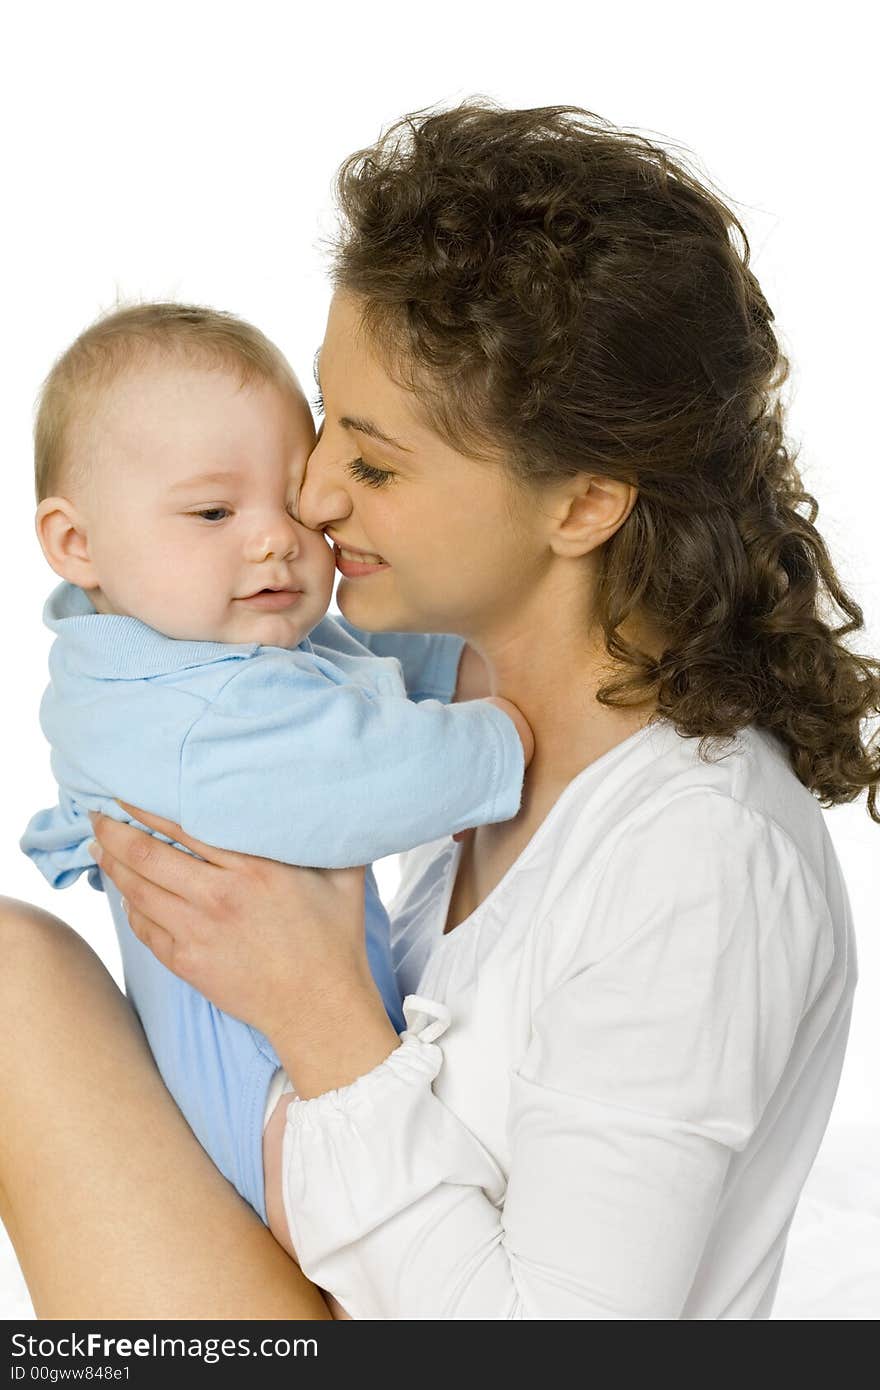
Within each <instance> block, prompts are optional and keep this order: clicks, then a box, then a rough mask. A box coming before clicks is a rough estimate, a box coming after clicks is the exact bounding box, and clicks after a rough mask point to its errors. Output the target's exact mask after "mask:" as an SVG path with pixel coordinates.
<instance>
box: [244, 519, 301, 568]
mask: <svg viewBox="0 0 880 1390" xmlns="http://www.w3.org/2000/svg"><path fill="white" fill-rule="evenodd" d="M296 532H297V527H296V522H295V521H294V520H293V518H292V517H291V518H288V521H287V524H286V525H278V526H273V527H264V528H263V530H262V531H260V532H257V534H256V535H255V536H254V537H253V538H252V540H251V544H250V554H249V555H248V559H251V560H255V561H256V562H257V563H258V564H259V563H261V562H262V561H263V560H294V559H296V557H297V555H298V554H299V540H298V538H297V534H296Z"/></svg>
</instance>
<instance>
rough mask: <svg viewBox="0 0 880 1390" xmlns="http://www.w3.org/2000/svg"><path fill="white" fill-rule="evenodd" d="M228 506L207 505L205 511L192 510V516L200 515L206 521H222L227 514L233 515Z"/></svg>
mask: <svg viewBox="0 0 880 1390" xmlns="http://www.w3.org/2000/svg"><path fill="white" fill-rule="evenodd" d="M231 515H232V513H231V512H230V510H229V508H228V507H206V508H205V510H204V511H203V512H190V516H200V517H202V518H203V520H205V521H222V520H223V518H224V517H225V516H231Z"/></svg>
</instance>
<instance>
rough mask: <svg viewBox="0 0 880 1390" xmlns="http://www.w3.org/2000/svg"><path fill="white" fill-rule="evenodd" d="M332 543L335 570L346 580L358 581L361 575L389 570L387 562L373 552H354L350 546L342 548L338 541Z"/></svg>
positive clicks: (331, 538)
mask: <svg viewBox="0 0 880 1390" xmlns="http://www.w3.org/2000/svg"><path fill="white" fill-rule="evenodd" d="M330 540H332V541H333V557H334V559H335V561H336V568H337V569H338V570H339V573H340V574H341V575H343V577H344V578H346V579H359V578H361V576H362V575H366V574H376V573H377V572H378V571H379V570H387V569H390V568H391V566H390V565H389V564H388V561H387V560H383V559H382V556H381V555H377V554H376V552H375V551H369V550H356V549H355V548H354V547H352V546H342V545H340V544H339V542H338V541H336V540H334V539H333V537H332V536H330Z"/></svg>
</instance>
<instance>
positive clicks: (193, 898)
mask: <svg viewBox="0 0 880 1390" xmlns="http://www.w3.org/2000/svg"><path fill="white" fill-rule="evenodd" d="M89 819H90V820H91V822H92V828H93V830H94V832H95V839H96V840H97V842H98V844H99V845H100V847H101V850H102V851H103V854H104V855H105V856H107V859H106V872H107V873H109V874H110V877H111V878H112V879H113V882H114V883H116V884H117V886H120V885H119V883H118V877H117V873H118V871H117V867H116V866H117V865H120V864H121V865H122V866H123V867H124V868H126V869H131V870H133V872H134V873H135V874H136V875H137V876H138V878H139V879H141V880H145V881H146V882H148V883H152V884H155V885H156V886H157V887H158V888H164V889H165V890H166V891H167V892H169V893H174V894H177V896H178V897H180V898H183V899H185V900H186V901H187V902H204V901H206V899H207V897H208V895H209V894H210V893H211V891H212V890H214V889H215V888H216V884H217V879H218V876H222V874H223V870H222V869H221V868H220V866H219V865H217V864H209V863H203V862H202V860H200V859H195V858H193V856H192V855H191V854H186V853H184V851H183V850H182V849H177V848H176V846H174V845H168V844H166V843H165V841H164V840H157V839H156V837H155V835H150V834H149V833H148V831H146V830H140V829H138V827H137V826H133V825H129V824H128V823H127V822H125V821H118V820H114V818H113V816H102V815H100V814H98V812H92V813H91V814H90V816H89ZM166 824H167V822H166ZM99 862H100V864H101V868H102V869H104V868H105V860H104V859H101V860H100V861H99ZM111 863H112V864H113V869H112V871H111V869H110V867H109V866H110V864H111ZM121 891H122V892H123V893H125V896H126V897H128V896H129V895H128V893H126V892H125V889H124V888H123V889H122V890H121ZM136 901H137V900H136ZM137 906H139V907H142V904H141V903H140V902H139V901H138V902H137Z"/></svg>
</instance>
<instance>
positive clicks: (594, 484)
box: [550, 473, 639, 557]
mask: <svg viewBox="0 0 880 1390" xmlns="http://www.w3.org/2000/svg"><path fill="white" fill-rule="evenodd" d="M556 493H557V500H556V502H555V504H554V507H553V512H552V517H553V527H552V530H551V534H550V547H551V549H552V550H553V551H554V553H555V554H556V555H562V556H566V557H576V556H578V555H586V554H588V552H589V551H591V550H596V549H597V548H598V547H599V546H600V545H604V543H605V541H607V540H610V539H611V537H612V536H613V535H614V533H615V531H617V530H619V528H620V527H621V526H622V525H623V523H624V522H625V521H626V519H627V517H628V516H629V514H630V512H631V511H632V509H633V507H634V506H635V503H636V498H637V497H638V495H639V493H638V488H636V487H634V486H633V484H632V483H626V482H623V481H619V480H618V479H617V478H603V477H602V476H601V475H598V474H595V473H578V474H577V475H576V476H575V477H573V478H566V480H565V483H564V484H561V485H559V486H558V487H557V488H556Z"/></svg>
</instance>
